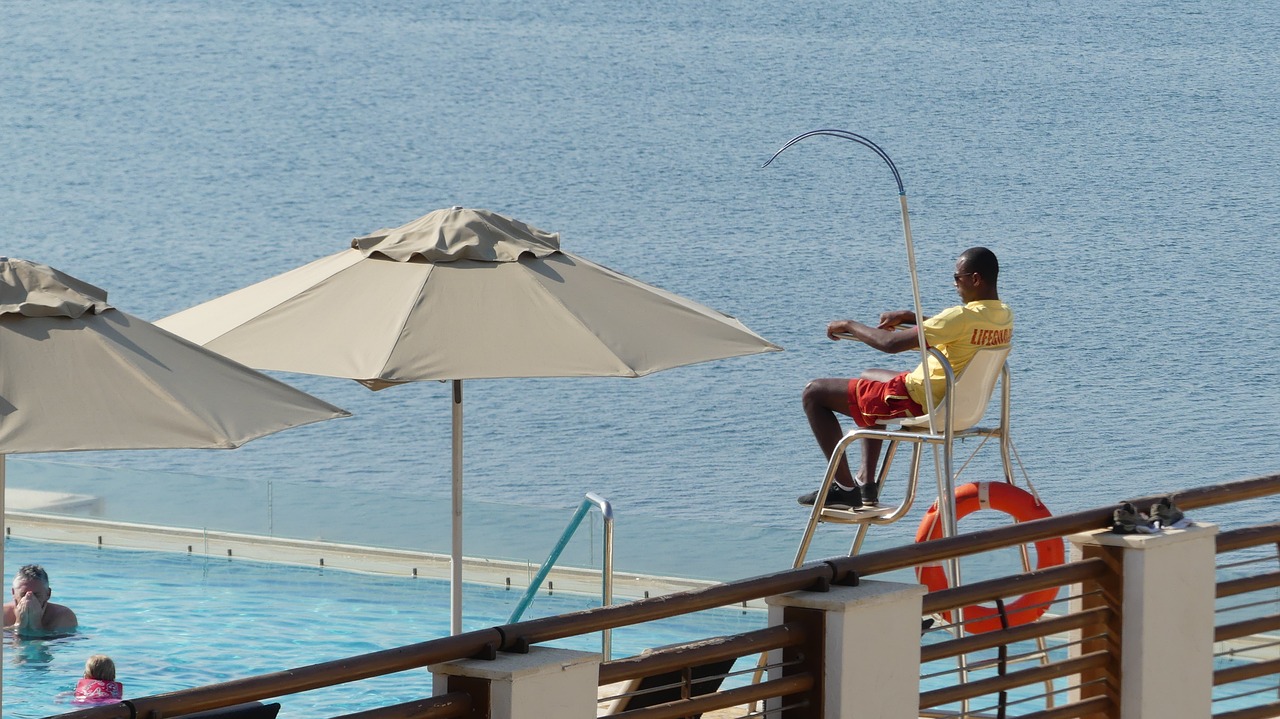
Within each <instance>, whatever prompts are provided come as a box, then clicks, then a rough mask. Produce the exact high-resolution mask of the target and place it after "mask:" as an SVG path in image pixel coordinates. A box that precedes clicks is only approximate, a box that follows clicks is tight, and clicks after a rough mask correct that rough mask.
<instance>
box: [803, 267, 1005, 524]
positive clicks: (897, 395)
mask: <svg viewBox="0 0 1280 719" xmlns="http://www.w3.org/2000/svg"><path fill="white" fill-rule="evenodd" d="M999 275H1000V262H999V261H998V260H997V259H996V256H995V253H993V252H992V251H991V250H988V249H987V248H985V247H973V248H970V249H968V250H965V251H964V252H963V253H962V254H961V255H960V258H959V259H957V260H956V268H955V274H954V275H953V279H954V280H955V286H956V292H957V293H958V294H959V295H960V299H961V300H962V301H963V304H960V305H957V306H955V307H950V308H948V309H945V310H943V311H942V312H939V313H938V314H936V315H934V316H932V317H926V318H925V319H924V325H923V328H924V338H925V343H926V344H928V346H930V347H934V348H936V349H938V351H940V352H941V353H942V354H943V356H944V357H946V358H947V362H949V363H950V364H951V367H952V369H953V371H954V372H955V374H956V375H957V376H958V375H959V374H960V373H961V372H963V371H964V368H965V366H966V365H967V364H969V360H971V359H973V356H974V354H975V353H976V352H977V351H978V350H980V349H983V348H987V347H1005V346H1007V345H1008V344H1009V341H1010V340H1011V339H1012V337H1013V310H1011V309H1009V306H1008V305H1006V304H1005V303H1004V302H1001V301H1000V295H999V292H998V291H997V289H996V280H997V278H998V277H999ZM916 322H917V320H916V315H915V313H914V312H911V311H910V310H900V311H895V312H885V313H884V314H882V315H880V322H879V324H878V325H877V326H875V327H871V326H869V325H864V324H862V323H860V322H855V321H853V320H836V321H835V322H832V323H830V324H828V325H827V337H829V338H831V339H833V340H834V339H837V338H838V335H848V336H851V337H852V338H853V339H856V340H858V341H860V342H862V343H864V344H867V345H869V346H871V347H874V348H876V349H878V350H880V351H881V352H887V353H889V354H897V353H899V352H905V351H907V350H918V349H919V348H920V343H919V338H918V336H917V334H916V332H914V331H910V332H908V331H902V330H900V329H899V328H901V327H903V326H904V325H914V324H915V323H916ZM928 374H929V387H930V388H931V390H932V394H933V404H934V405H935V406H936V405H937V404H938V403H939V402H940V401H941V400H942V396H943V394H944V393H945V392H946V371H945V370H944V369H943V367H942V365H940V364H938V363H936V362H930V363H929V366H928ZM803 398H804V413H805V416H807V417H808V419H809V427H810V428H811V429H812V430H813V434H814V436H815V437H816V438H817V439H818V445H819V446H821V447H822V451H823V456H824V457H826V458H827V459H828V461H829V460H830V458H831V454H832V452H834V451H835V447H836V445H837V444H838V443H839V442H840V439H841V437H843V436H844V431H843V430H842V429H841V427H840V422H839V420H838V419H836V413H837V412H839V413H840V414H843V415H847V416H849V417H852V418H853V421H854V422H855V423H856V424H857V425H858V426H859V427H874V426H876V422H877V421H878V420H885V419H894V418H900V417H919V416H921V415H923V414H925V409H924V408H925V404H926V400H925V366H924V365H923V364H921V365H919V366H917V367H916V368H915V369H914V370H912V371H911V372H900V373H895V372H893V371H892V370H885V369H868V370H866V371H864V372H863V373H862V376H861V377H859V378H856V379H837V378H828V379H816V380H813V381H812V382H810V383H809V384H808V385H806V386H805V388H804V395H803ZM882 444H883V440H880V439H872V438H863V439H862V463H861V465H860V468H859V470H858V475H857V478H856V479H855V478H854V476H853V475H852V474H851V473H850V471H849V464H848V460H847V459H846V458H844V457H841V458H840V463H839V466H838V467H837V468H836V473H835V484H834V486H832V487H831V489H830V491H828V492H827V498H826V501H825V502H824V505H825V506H827V507H831V508H833V509H858V508H860V507H862V506H864V505H874V504H876V503H877V502H878V501H879V494H880V491H879V490H880V488H879V486H878V485H877V484H875V481H874V478H875V476H876V467H877V465H878V464H879V461H880V448H881V446H882ZM817 494H818V493H817V492H810V493H808V494H804V495H801V496H800V498H799V502H800V504H805V505H812V504H813V503H814V501H815V500H816V498H817Z"/></svg>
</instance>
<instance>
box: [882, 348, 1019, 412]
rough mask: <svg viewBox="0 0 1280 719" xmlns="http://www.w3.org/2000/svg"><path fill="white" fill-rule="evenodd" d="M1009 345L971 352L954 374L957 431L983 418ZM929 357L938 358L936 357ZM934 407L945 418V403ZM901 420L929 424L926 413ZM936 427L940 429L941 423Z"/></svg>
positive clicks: (954, 408)
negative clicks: (962, 369)
mask: <svg viewBox="0 0 1280 719" xmlns="http://www.w3.org/2000/svg"><path fill="white" fill-rule="evenodd" d="M1009 349H1010V348H1009V347H999V348H992V349H984V350H978V351H977V352H976V353H975V354H974V355H973V359H971V360H969V364H967V365H965V367H964V371H963V372H961V373H960V376H959V377H957V378H956V384H955V387H954V389H953V390H952V392H953V393H954V396H955V403H954V405H953V411H954V412H955V418H954V420H955V421H954V424H953V427H954V429H955V430H956V431H957V432H959V431H961V430H965V429H969V428H970V427H972V426H974V425H975V424H977V423H978V422H980V421H982V415H984V414H986V412H987V404H988V403H990V402H991V393H992V392H994V391H995V388H996V380H998V379H1000V371H1001V370H1002V369H1003V368H1004V361H1005V359H1006V358H1008V356H1009ZM932 359H934V360H935V361H936V360H937V358H936V357H934V358H932ZM944 402H945V399H944ZM935 410H936V413H937V416H938V418H939V419H940V420H942V421H944V422H945V421H946V419H947V413H946V409H945V406H944V405H943V404H942V403H939V406H938V407H936V408H935ZM901 424H902V426H903V427H913V428H915V427H928V426H929V417H928V415H925V416H921V417H913V418H911V419H907V420H903V421H902V423H901ZM938 428H939V429H941V424H939V425H938Z"/></svg>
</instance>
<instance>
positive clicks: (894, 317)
mask: <svg viewBox="0 0 1280 719" xmlns="http://www.w3.org/2000/svg"><path fill="white" fill-rule="evenodd" d="M915 323H916V313H914V312H912V311H911V310H894V311H893V312H885V313H884V314H882V315H880V324H878V325H876V327H877V328H879V329H882V330H891V329H893V328H895V327H898V326H900V325H913V324H915Z"/></svg>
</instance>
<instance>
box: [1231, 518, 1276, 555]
mask: <svg viewBox="0 0 1280 719" xmlns="http://www.w3.org/2000/svg"><path fill="white" fill-rule="evenodd" d="M1215 541H1216V543H1217V548H1218V553H1219V554H1221V553H1223V552H1231V551H1234V550H1236V549H1244V548H1246V547H1256V546H1259V545H1262V544H1276V543H1277V542H1280V524H1263V525H1259V526H1257V527H1244V528H1242V529H1232V530H1230V531H1226V532H1220V533H1219V534H1218V536H1217V537H1216V539H1215Z"/></svg>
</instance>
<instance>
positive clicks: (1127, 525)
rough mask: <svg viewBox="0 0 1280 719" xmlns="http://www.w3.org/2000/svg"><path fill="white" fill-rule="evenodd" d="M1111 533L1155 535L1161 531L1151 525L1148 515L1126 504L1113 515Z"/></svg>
mask: <svg viewBox="0 0 1280 719" xmlns="http://www.w3.org/2000/svg"><path fill="white" fill-rule="evenodd" d="M1111 531H1112V532H1114V533H1116V534H1154V533H1156V532H1158V531H1160V530H1159V529H1158V528H1157V527H1156V526H1154V525H1153V524H1152V523H1151V520H1150V519H1148V518H1147V515H1145V514H1143V513H1141V512H1139V511H1138V510H1137V508H1135V507H1134V506H1133V505H1132V504H1130V503H1129V502H1125V503H1124V504H1122V505H1120V508H1119V509H1117V510H1116V511H1114V512H1112V514H1111Z"/></svg>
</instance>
